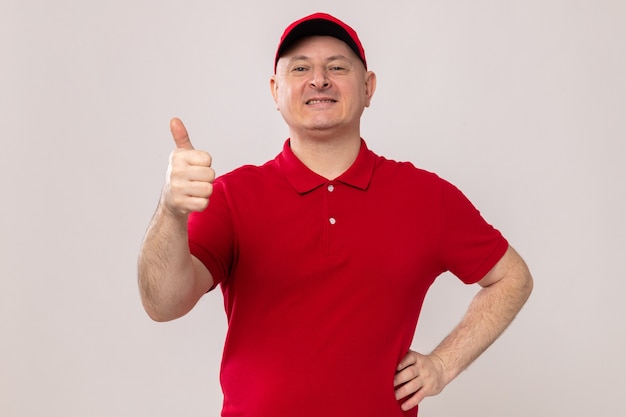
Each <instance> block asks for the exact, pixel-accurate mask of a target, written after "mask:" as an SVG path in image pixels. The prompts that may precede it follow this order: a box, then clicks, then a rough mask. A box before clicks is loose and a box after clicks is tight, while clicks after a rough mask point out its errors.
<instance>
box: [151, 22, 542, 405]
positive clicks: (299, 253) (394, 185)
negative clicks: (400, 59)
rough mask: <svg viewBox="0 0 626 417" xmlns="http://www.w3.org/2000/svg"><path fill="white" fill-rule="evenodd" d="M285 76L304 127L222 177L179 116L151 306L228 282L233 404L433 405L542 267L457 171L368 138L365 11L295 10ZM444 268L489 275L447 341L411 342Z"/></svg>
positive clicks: (160, 311)
mask: <svg viewBox="0 0 626 417" xmlns="http://www.w3.org/2000/svg"><path fill="white" fill-rule="evenodd" d="M270 87H271V92H272V95H273V97H274V100H275V102H276V105H277V108H278V110H280V112H281V114H282V116H283V118H284V120H285V122H286V123H287V125H288V127H289V132H290V138H289V139H288V140H287V141H286V142H285V145H284V148H283V151H282V152H281V153H280V154H279V155H278V156H277V157H276V159H274V160H272V161H269V162H267V163H266V164H265V165H263V166H260V167H255V166H244V167H241V168H239V169H237V170H235V171H233V172H231V173H228V174H226V175H223V176H222V177H220V178H217V179H215V173H214V172H213V170H212V168H211V156H210V155H209V154H208V153H206V152H204V151H199V150H195V149H194V148H193V147H192V145H191V142H190V141H189V137H188V134H187V131H186V129H185V127H184V126H183V124H182V122H181V121H180V120H178V119H173V120H172V122H171V126H170V127H171V131H172V135H173V137H174V141H175V143H176V149H175V150H174V151H173V152H172V155H171V158H170V165H169V169H168V176H167V182H166V184H165V187H164V189H163V193H162V197H161V201H160V204H159V207H158V208H157V211H156V213H155V216H154V219H153V221H152V223H151V225H150V228H149V230H148V232H147V235H146V238H145V242H144V245H143V247H142V250H141V253H140V257H139V286H140V290H141V296H142V301H143V304H144V307H145V309H146V311H147V313H148V314H149V315H150V317H152V318H153V319H154V320H157V321H166V320H172V319H175V318H177V317H180V316H182V315H184V314H186V313H187V312H188V311H190V310H191V309H192V308H193V306H194V305H195V304H196V302H197V301H198V300H199V299H200V297H202V295H203V294H205V293H206V292H207V291H209V290H211V289H213V288H214V287H215V286H216V285H218V284H220V286H221V289H222V291H223V294H224V298H225V308H226V314H227V317H228V323H229V324H228V335H227V339H226V343H225V347H224V353H223V358H222V368H221V383H222V387H223V391H224V405H223V411H222V415H223V416H226V417H230V416H253V417H266V416H267V417H287V416H292V417H307V416H311V417H313V416H315V417H319V416H372V417H381V416H385V417H392V416H416V415H417V404H418V403H419V402H420V401H421V400H422V399H423V398H424V397H426V396H431V395H435V394H438V393H439V392H441V390H442V389H443V388H444V387H445V386H446V385H447V384H448V383H449V382H450V381H452V380H453V379H454V378H455V377H456V376H457V375H458V374H459V373H460V372H461V371H463V370H464V369H465V368H466V367H467V366H468V365H469V364H470V363H471V362H472V361H473V360H474V359H476V358H477V357H478V356H479V355H480V354H481V353H482V352H483V351H484V350H485V349H486V348H487V347H488V346H489V345H490V344H491V343H492V342H493V341H494V340H495V339H496V338H497V337H498V336H499V335H500V334H501V333H502V332H503V331H504V329H505V328H506V327H507V326H508V325H509V323H510V322H511V321H512V320H513V318H514V317H515V315H516V314H517V312H518V311H519V310H520V308H521V307H522V305H523V304H524V302H525V301H526V299H527V298H528V296H529V295H530V292H531V289H532V278H531V276H530V274H529V272H528V269H527V268H526V266H525V264H524V262H523V261H522V259H521V258H520V257H519V255H518V254H517V253H516V252H515V251H514V250H513V249H512V248H511V247H510V246H509V245H508V243H507V241H506V240H505V239H504V237H502V235H501V234H500V233H499V232H498V231H497V230H496V229H494V228H493V227H491V226H490V225H489V224H487V223H486V222H485V220H484V219H482V217H481V216H480V215H479V213H478V211H477V210H476V209H475V208H474V207H473V206H472V204H471V203H470V202H469V201H468V200H467V199H466V198H465V197H464V196H463V194H462V193H461V192H460V191H459V190H457V189H456V188H455V187H454V186H452V185H450V184H449V183H447V182H446V181H444V180H442V179H440V178H439V177H437V176H436V175H434V174H431V173H428V172H425V171H423V170H420V169H417V168H415V167H414V166H413V165H412V164H410V163H402V162H395V161H390V160H386V159H385V158H382V157H380V156H377V155H375V154H374V153H373V152H372V151H370V150H369V149H368V148H367V146H366V144H365V142H364V141H363V140H362V139H361V133H360V118H361V114H362V113H363V111H364V109H365V107H368V106H369V104H370V100H371V99H372V96H373V94H374V91H375V88H376V76H375V74H374V73H373V72H371V71H368V69H367V61H366V58H365V53H364V50H363V47H362V45H361V42H360V40H359V38H358V36H357V34H356V32H354V30H353V29H352V28H350V27H349V26H348V25H346V24H345V23H343V22H342V21H340V20H338V19H336V18H334V17H333V16H330V15H327V14H321V13H317V14H314V15H311V16H307V17H305V18H303V19H301V20H299V21H296V22H294V23H293V24H291V25H290V26H289V27H288V28H287V29H286V30H285V32H284V34H283V36H282V38H281V40H280V43H279V47H278V50H277V53H276V58H275V74H274V75H273V76H272V77H271V81H270ZM445 271H451V272H453V273H454V274H455V275H457V276H458V277H459V278H460V279H461V280H463V281H464V282H465V283H468V284H470V283H478V284H479V285H480V286H481V287H482V289H481V290H480V291H479V292H478V294H477V295H476V296H475V298H474V300H473V301H472V303H471V305H470V307H469V309H468V311H467V314H466V315H465V317H464V318H463V319H462V321H461V322H460V323H459V325H458V326H457V327H456V328H455V329H454V330H453V331H452V332H451V333H450V335H449V336H448V337H446V338H445V340H443V341H442V343H441V344H440V345H439V346H438V347H437V348H436V349H435V350H434V351H433V352H431V353H430V354H428V355H422V354H419V353H417V352H412V351H410V350H409V347H410V344H411V340H412V338H413V334H414V331H415V326H416V324H417V319H418V316H419V312H420V309H421V305H422V301H423V298H424V296H425V294H426V291H427V289H428V287H429V286H430V284H431V283H432V282H433V281H434V279H435V278H436V277H437V276H438V275H440V274H441V273H443V272H445Z"/></svg>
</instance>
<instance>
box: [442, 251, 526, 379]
mask: <svg viewBox="0 0 626 417" xmlns="http://www.w3.org/2000/svg"><path fill="white" fill-rule="evenodd" d="M511 251H512V249H511ZM513 253H514V251H513ZM515 256H516V259H515V262H512V264H511V265H509V267H508V268H507V270H506V271H505V272H506V276H505V278H503V279H501V280H498V281H497V282H495V283H493V284H491V285H489V286H486V287H484V288H482V289H481V290H480V291H479V292H478V294H477V295H476V296H475V297H474V299H473V300H472V302H471V304H470V306H469V308H468V310H467V312H466V314H465V316H464V318H463V319H462V320H461V322H460V323H459V324H458V325H457V326H456V328H455V329H454V330H453V331H452V332H451V333H450V334H449V335H448V336H447V337H446V338H445V339H444V340H443V341H442V342H441V344H439V346H437V348H436V349H435V350H434V351H433V352H432V354H433V356H435V357H436V358H438V359H439V360H440V361H441V362H442V365H443V369H444V374H445V376H444V378H445V384H448V383H449V382H450V381H452V380H453V379H454V378H456V376H458V375H459V374H460V373H461V372H462V371H463V370H465V369H466V368H467V367H468V366H469V365H470V364H471V363H472V362H473V361H474V360H475V359H476V358H478V357H479V356H480V355H481V354H482V353H483V352H484V351H485V350H486V349H487V348H488V347H489V346H490V345H491V344H492V343H493V342H494V341H495V340H496V339H497V338H498V337H499V336H500V335H501V334H502V332H504V330H505V329H506V328H507V327H508V326H509V324H510V323H511V322H512V321H513V319H514V318H515V316H516V315H517V313H518V312H519V311H520V309H521V308H522V306H523V305H524V303H525V302H526V300H527V299H528V297H529V295H530V293H531V291H532V278H531V276H530V273H529V272H528V269H527V268H526V265H525V264H524V262H523V261H522V260H521V258H519V257H518V256H517V254H516V253H515Z"/></svg>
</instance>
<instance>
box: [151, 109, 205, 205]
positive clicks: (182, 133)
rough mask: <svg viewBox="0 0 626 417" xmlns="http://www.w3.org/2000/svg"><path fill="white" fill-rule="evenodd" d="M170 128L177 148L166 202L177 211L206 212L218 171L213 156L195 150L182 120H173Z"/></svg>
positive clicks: (170, 173)
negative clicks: (215, 168)
mask: <svg viewBox="0 0 626 417" xmlns="http://www.w3.org/2000/svg"><path fill="white" fill-rule="evenodd" d="M170 130H171V131H172V136H173V138H174V143H175V144H176V149H174V150H173V151H172V153H171V154H170V162H169V167H168V170H167V178H166V181H165V187H164V189H163V195H162V197H161V199H162V200H161V201H162V204H164V205H165V207H167V208H168V209H169V210H170V211H171V212H172V213H175V214H182V215H186V214H189V213H190V212H192V211H202V210H204V209H205V208H206V207H207V206H208V205H209V197H210V196H211V193H212V192H213V180H214V179H215V171H213V168H211V155H210V154H209V153H207V152H205V151H200V150H196V149H194V147H193V146H192V144H191V141H190V140H189V134H188V133H187V129H186V128H185V125H183V122H182V121H181V120H180V119H177V118H174V119H172V120H171V121H170Z"/></svg>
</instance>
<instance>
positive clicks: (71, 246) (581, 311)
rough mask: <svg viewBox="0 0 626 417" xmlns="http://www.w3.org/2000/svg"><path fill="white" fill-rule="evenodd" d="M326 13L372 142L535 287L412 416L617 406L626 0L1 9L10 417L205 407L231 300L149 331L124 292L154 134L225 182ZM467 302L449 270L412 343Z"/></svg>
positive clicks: (0, 411)
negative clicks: (463, 207) (294, 49)
mask: <svg viewBox="0 0 626 417" xmlns="http://www.w3.org/2000/svg"><path fill="white" fill-rule="evenodd" d="M320 10H323V11H328V12H330V13H333V14H335V15H337V16H338V17H340V18H342V19H344V20H346V21H347V22H348V23H349V24H351V25H352V26H353V27H354V28H356V29H357V31H358V32H359V34H360V36H361V39H362V41H363V43H364V45H365V48H366V53H367V55H368V60H369V64H370V69H372V70H374V71H376V73H377V75H378V91H377V93H376V95H375V97H374V100H373V103H372V106H371V108H370V109H368V110H367V111H366V113H365V115H364V120H363V130H362V134H363V136H364V138H365V139H366V140H367V142H368V145H369V146H370V147H371V148H372V149H373V150H375V151H376V152H377V153H379V154H382V155H385V156H387V157H389V158H394V159H400V160H411V161H413V162H414V163H415V164H416V165H418V166H420V167H423V168H425V169H428V170H432V171H435V172H437V173H438V174H440V175H441V176H443V177H444V178H446V179H448V180H450V181H451V182H453V183H455V184H456V185H457V186H459V187H460V188H461V189H462V190H463V191H464V192H465V193H466V194H467V195H468V197H469V198H470V199H471V200H472V201H473V202H474V203H475V205H476V206H478V208H479V209H480V210H481V211H482V213H483V215H484V216H485V217H486V218H487V220H488V221H490V222H491V223H493V224H494V225H496V226H497V227H498V228H499V229H500V230H502V232H503V233H504V234H505V235H506V236H507V238H508V239H509V240H510V242H511V243H512V244H513V246H515V247H516V248H517V249H518V251H519V252H520V253H521V254H522V255H523V257H524V258H525V259H526V261H527V262H528V264H529V266H530V268H531V270H532V272H533V275H534V277H535V280H536V285H535V292H534V294H533V295H532V297H531V299H530V301H529V303H528V304H527V306H526V307H525V309H524V310H523V312H522V313H521V314H520V316H519V317H518V319H517V320H516V321H515V322H514V324H513V325H512V327H511V328H510V329H509V330H508V331H507V332H506V333H505V335H504V336H503V337H502V338H501V339H500V340H499V341H498V342H497V343H496V344H495V345H494V346H493V347H492V348H491V349H490V350H489V351H488V352H487V353H485V355H484V356H483V357H481V358H480V359H479V360H478V361H477V362H476V363H475V364H474V365H473V366H472V367H470V369H469V370H468V371H467V372H466V373H464V374H463V375H462V376H461V377H459V378H458V379H457V380H456V381H454V382H453V383H452V384H451V385H450V386H449V387H448V388H447V389H446V391H444V393H442V394H441V395H440V396H438V397H436V398H429V399H427V400H425V401H424V402H423V404H422V409H421V412H420V415H421V416H426V417H428V416H430V417H435V416H468V417H484V416H508V417H522V416H531V415H532V416H542V417H543V416H545V417H548V416H550V417H554V416H568V417H576V416H590V415H593V416H599V417H613V416H623V415H624V405H623V393H624V389H625V388H626V383H625V382H624V374H626V359H624V352H625V351H626V336H625V334H624V333H625V329H626V325H625V321H626V302H625V295H626V283H625V278H626V262H625V261H624V255H625V249H626V222H625V221H624V215H625V214H626V164H625V163H624V158H625V156H626V146H625V140H626V46H625V45H626V24H625V23H624V22H626V2H624V1H622V0H614V1H610V0H595V1H592V0H586V1H585V0H577V1H576V0H571V1H566V0H561V1H558V0H527V1H508V0H503V1H495V0H494V1H485V0H476V1H463V0H447V1H425V0H422V1H415V0H412V1H397V2H392V1H384V2H381V1H371V2H365V1H352V2H347V1H337V0H335V1H318V2H316V1H310V2H296V1H286V0H271V1H253V0H245V1H229V2H226V1H222V2H220V1H199V0H198V1H148V0H144V1H138V0H123V1H122V0H108V1H99V2H90V1H80V0H59V1H55V2H51V1H44V0H31V1H29V0H19V1H18V0H2V1H1V3H0V53H1V55H0V63H1V65H0V132H1V139H0V140H1V141H2V142H1V147H0V193H1V194H0V195H1V205H0V244H1V248H0V249H1V250H0V415H1V416H6V417H47V416H63V417H85V416H89V417H105V416H106V417H110V416H152V417H159V416H164V417H165V416H189V417H192V416H217V415H218V414H219V410H220V408H221V392H220V388H219V384H218V370H219V362H220V356H221V348H222V343H223V338H224V332H225V316H224V312H223V308H222V300H221V293H220V292H219V291H216V292H213V293H211V294H208V295H207V296H206V297H204V298H203V299H202V300H201V302H200V303H199V304H198V306H197V307H196V308H195V310H193V311H192V312H191V313H190V314H189V315H188V316H186V317H184V318H182V319H180V320H176V321H174V322H171V323H166V324H157V323H153V322H151V321H150V320H149V319H148V317H147V316H146V315H145V313H144V312H143V310H142V307H141V305H140V301H139V296H138V290H137V285H136V258H137V252H138V249H139V245H140V243H141V240H142V237H143V234H144V231H145V229H146V226H147V224H148V222H149V220H150V217H151V215H152V212H153V210H154V208H155V206H156V202H157V200H158V196H159V193H160V188H161V185H162V181H163V178H164V174H165V169H166V166H167V158H168V155H169V152H170V150H171V149H172V146H173V142H172V140H171V137H170V133H169V130H168V122H169V119H170V118H171V117H174V116H178V117H181V118H182V119H183V121H185V122H186V124H187V127H188V129H189V131H190V133H191V136H192V141H193V143H194V144H195V145H196V147H198V148H202V149H205V150H208V151H209V152H211V153H212V154H213V157H214V161H215V164H214V166H215V169H216V170H217V171H218V173H224V172H226V171H229V170H231V169H233V168H235V167H237V166H239V165H241V164H244V163H255V164H260V163H262V162H265V161H266V160H267V159H270V158H272V157H273V156H274V155H275V154H276V153H278V152H279V151H280V148H281V146H282V143H283V141H284V139H285V138H286V135H287V130H286V128H285V126H284V123H283V122H282V120H281V118H280V115H279V113H278V112H276V110H275V107H274V103H273V101H272V99H271V96H270V93H269V87H268V80H269V77H270V75H271V73H272V65H273V54H274V51H275V48H276V44H277V41H278V38H279V36H280V34H281V33H282V30H283V28H284V27H285V26H286V25H287V24H288V23H290V22H291V21H293V20H295V19H297V18H299V17H301V16H303V15H305V14H309V13H311V12H315V11H320ZM475 291H476V288H475V287H465V286H463V285H462V284H461V283H460V282H459V281H457V280H455V279H454V278H453V277H451V276H447V275H446V276H443V277H442V278H441V279H440V280H439V281H438V282H437V283H436V284H435V285H434V286H433V288H432V290H431V292H430V293H429V296H428V298H427V301H426V304H425V307H424V311H423V314H422V318H421V322H420V324H419V326H418V331H417V334H416V337H415V343H414V348H416V349H419V350H422V351H428V350H430V349H432V348H433V347H434V346H435V344H436V343H437V342H438V341H439V340H440V339H441V338H442V337H443V336H444V335H445V334H446V333H447V332H448V331H449V330H450V329H451V328H452V326H453V324H454V323H456V321H457V320H458V319H459V318H460V316H461V314H462V313H463V311H464V309H465V307H466V306H467V303H468V302H469V300H470V299H471V297H472V295H473V294H474V292H475ZM363 366H367V364H363ZM303 383H305V382H304V381H303Z"/></svg>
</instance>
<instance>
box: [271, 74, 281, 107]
mask: <svg viewBox="0 0 626 417" xmlns="http://www.w3.org/2000/svg"><path fill="white" fill-rule="evenodd" d="M270 91H271V93H272V97H273V98H274V103H276V110H280V108H279V107H278V81H277V80H276V75H272V77H271V78H270Z"/></svg>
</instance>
